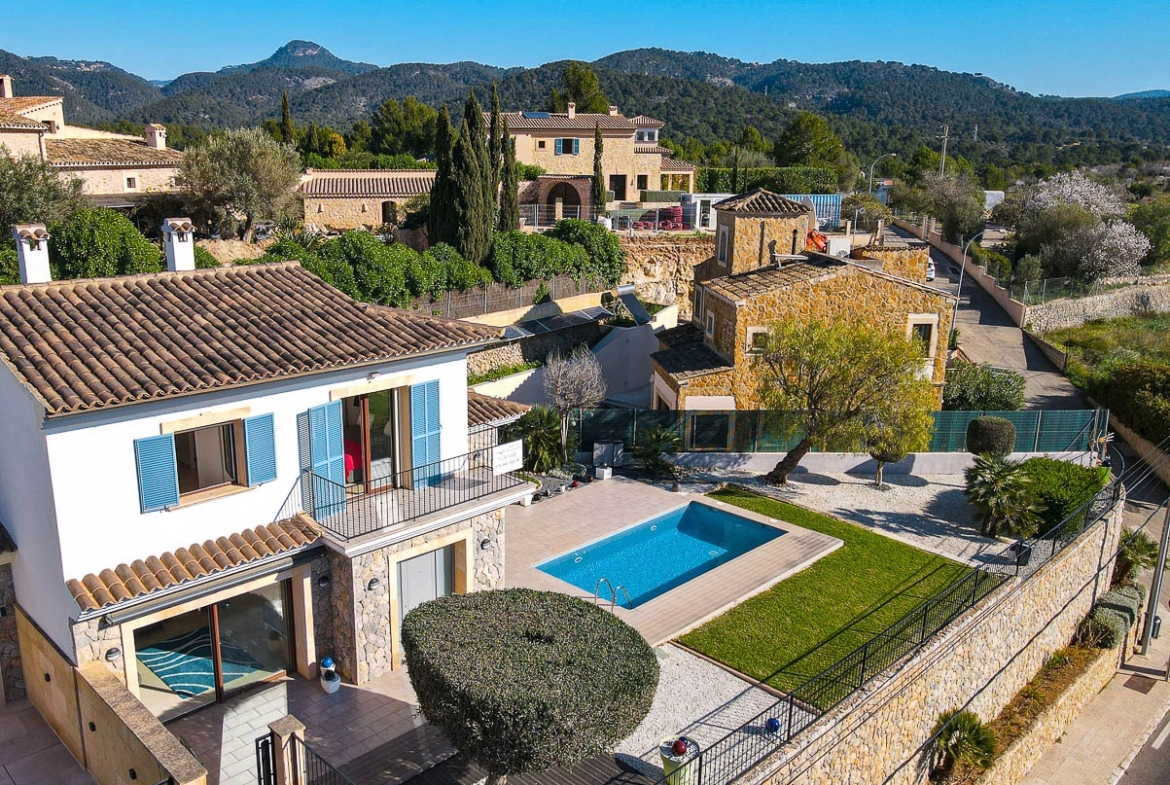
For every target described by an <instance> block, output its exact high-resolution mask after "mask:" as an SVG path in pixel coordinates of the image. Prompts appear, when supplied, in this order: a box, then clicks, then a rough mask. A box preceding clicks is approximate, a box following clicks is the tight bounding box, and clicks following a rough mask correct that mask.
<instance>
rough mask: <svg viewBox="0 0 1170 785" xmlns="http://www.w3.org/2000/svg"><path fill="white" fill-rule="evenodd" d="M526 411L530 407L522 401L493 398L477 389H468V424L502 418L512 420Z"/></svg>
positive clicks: (480, 423)
mask: <svg viewBox="0 0 1170 785" xmlns="http://www.w3.org/2000/svg"><path fill="white" fill-rule="evenodd" d="M526 411H528V407H527V406H526V405H524V404H522V403H515V402H514V401H505V400H503V399H501V398H492V397H491V396H490V395H482V394H480V393H477V392H476V391H475V390H468V391H467V424H468V426H472V427H474V426H476V425H487V424H488V423H493V422H498V421H500V420H512V419H515V418H516V417H519V416H520V415H522V414H524V412H526Z"/></svg>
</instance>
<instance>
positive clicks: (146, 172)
mask: <svg viewBox="0 0 1170 785" xmlns="http://www.w3.org/2000/svg"><path fill="white" fill-rule="evenodd" d="M57 171H58V172H60V173H61V174H62V175H64V176H67V177H76V178H78V179H79V180H81V192H82V193H83V194H86V195H94V196H99V195H105V194H117V195H124V196H127V197H130V196H134V195H136V194H153V193H170V192H173V191H174V190H175V175H176V174H178V172H179V169H178V167H176V166H154V167H141V168H137V167H133V166H127V167H123V168H116V169H74V168H71V167H63V168H58V169H57ZM127 177H133V178H134V179H135V181H136V182H137V187H136V188H134V189H128V188H126V178H127Z"/></svg>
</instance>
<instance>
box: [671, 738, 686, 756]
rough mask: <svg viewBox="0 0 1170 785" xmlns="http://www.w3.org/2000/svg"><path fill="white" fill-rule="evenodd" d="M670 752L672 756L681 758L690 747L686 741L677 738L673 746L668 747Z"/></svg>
mask: <svg viewBox="0 0 1170 785" xmlns="http://www.w3.org/2000/svg"><path fill="white" fill-rule="evenodd" d="M670 751H671V753H672V754H674V755H676V756H677V757H680V758H681V757H683V756H684V755H686V754H687V752H689V751H690V747H689V746H688V745H687V740H686V739H683V738H679V739H675V740H674V744H671V745H670Z"/></svg>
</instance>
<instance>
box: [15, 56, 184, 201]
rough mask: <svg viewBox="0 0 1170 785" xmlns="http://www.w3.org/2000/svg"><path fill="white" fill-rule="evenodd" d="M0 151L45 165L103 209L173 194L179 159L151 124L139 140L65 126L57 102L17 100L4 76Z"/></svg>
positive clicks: (160, 128) (161, 132) (163, 132)
mask: <svg viewBox="0 0 1170 785" xmlns="http://www.w3.org/2000/svg"><path fill="white" fill-rule="evenodd" d="M0 147H5V148H7V149H8V151H9V152H10V153H11V154H12V155H17V156H19V155H32V156H36V157H38V158H40V159H41V160H42V161H48V162H49V163H50V164H51V165H52V166H53V167H54V168H55V169H57V171H59V172H61V174H62V176H65V177H74V178H77V179H78V180H80V181H81V189H82V193H84V194H85V195H86V196H89V197H91V198H92V199H93V200H94V201H95V202H96V203H98V204H100V205H104V206H106V207H128V206H131V205H133V204H134V203H135V202H136V201H138V200H139V199H141V198H142V197H143V196H146V195H149V194H156V193H168V192H172V191H174V190H175V186H174V181H175V175H176V174H177V173H178V167H179V162H180V161H181V160H182V157H183V155H182V153H180V152H179V151H177V150H171V149H168V148H167V131H166V128H164V127H163V126H161V125H156V124H154V123H151V124H149V125H147V126H146V131H145V133H144V135H143V136H142V137H137V136H126V135H125V134H114V133H108V132H106V131H97V130H94V129H92V128H82V127H80V126H74V125H67V124H66V123H65V110H64V102H63V99H62V97H61V96H17V95H16V94H15V92H14V88H13V81H12V77H11V76H7V75H4V76H0Z"/></svg>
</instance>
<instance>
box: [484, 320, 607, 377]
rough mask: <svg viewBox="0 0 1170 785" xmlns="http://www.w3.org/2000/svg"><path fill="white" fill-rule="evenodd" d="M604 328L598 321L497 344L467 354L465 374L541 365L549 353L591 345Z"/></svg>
mask: <svg viewBox="0 0 1170 785" xmlns="http://www.w3.org/2000/svg"><path fill="white" fill-rule="evenodd" d="M603 334H604V329H603V328H602V326H601V324H600V323H599V322H592V323H590V324H582V325H578V326H577V327H569V328H567V329H564V330H557V331H556V332H554V333H543V334H541V335H534V336H532V337H531V338H521V339H519V340H515V341H508V342H507V343H501V344H497V345H495V346H492V347H491V348H489V349H484V350H483V351H481V352H474V353H472V354H469V355H467V375H468V376H478V375H480V374H484V373H488V372H489V371H494V370H495V369H497V368H508V367H511V366H515V365H519V364H521V363H526V362H544V361H545V360H546V359H547V358H548V356H549V355H550V354H552V353H553V352H557V351H559V352H561V353H562V354H567V353H568V352H570V351H572V350H573V348H574V347H575V346H577V345H579V344H582V343H584V344H588V345H590V346H592V345H593V344H595V343H597V342H598V341H599V340H601V336H602V335H603Z"/></svg>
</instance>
